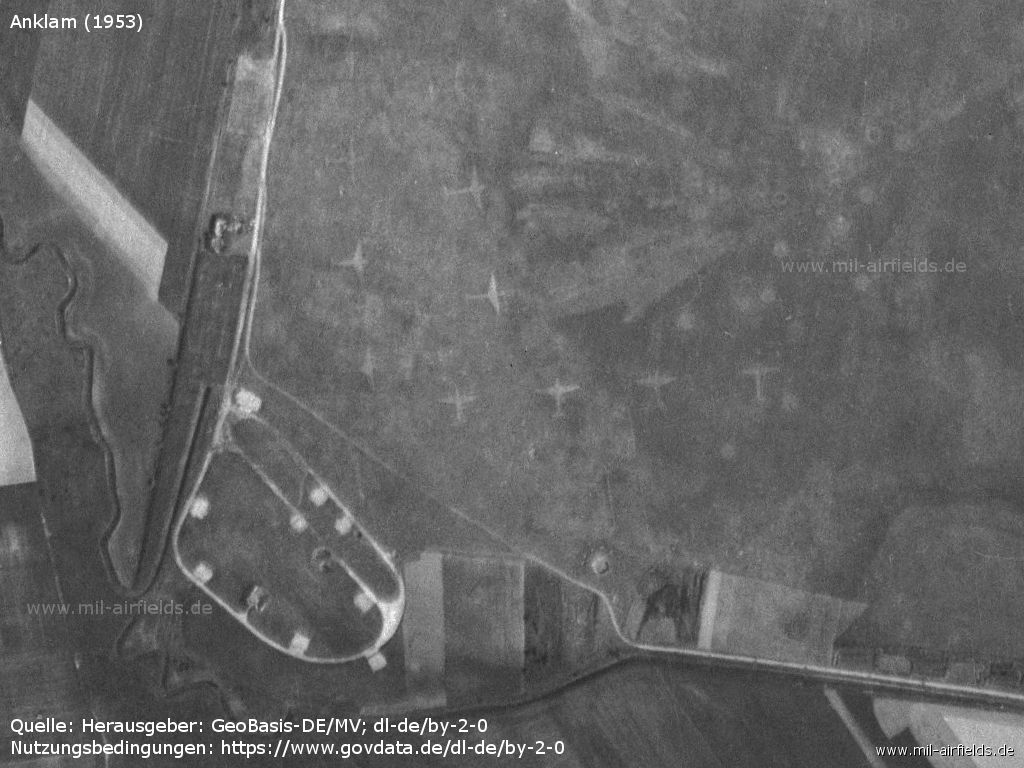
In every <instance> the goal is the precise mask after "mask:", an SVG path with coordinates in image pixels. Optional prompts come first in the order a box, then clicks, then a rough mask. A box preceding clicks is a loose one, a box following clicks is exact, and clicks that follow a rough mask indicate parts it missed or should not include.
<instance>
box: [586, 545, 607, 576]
mask: <svg viewBox="0 0 1024 768" xmlns="http://www.w3.org/2000/svg"><path fill="white" fill-rule="evenodd" d="M611 567H612V564H611V562H610V561H609V560H608V554H607V553H606V552H605V551H604V550H600V549H599V550H598V551H597V552H595V553H594V554H592V555H591V556H590V570H591V571H593V572H594V575H596V576H604V575H605V574H606V573H608V571H610V570H611Z"/></svg>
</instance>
